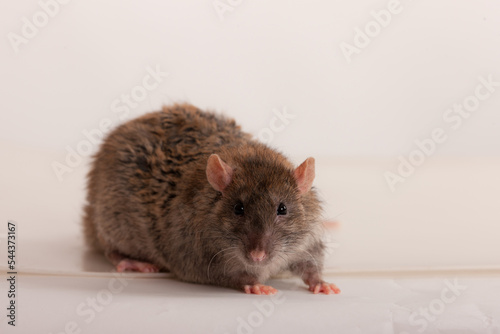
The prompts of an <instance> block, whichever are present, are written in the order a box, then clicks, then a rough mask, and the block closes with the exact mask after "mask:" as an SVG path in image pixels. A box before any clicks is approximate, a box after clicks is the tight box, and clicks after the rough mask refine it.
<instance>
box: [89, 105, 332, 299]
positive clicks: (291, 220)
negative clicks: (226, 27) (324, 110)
mask: <svg viewBox="0 0 500 334" xmlns="http://www.w3.org/2000/svg"><path fill="white" fill-rule="evenodd" d="M214 153H216V154H217V155H218V156H219V157H220V159H221V160H222V161H223V162H225V163H226V164H227V165H229V166H230V167H231V168H232V175H231V179H230V181H231V182H230V183H229V184H228V185H227V187H226V188H225V189H224V190H223V191H217V190H215V189H214V187H213V186H211V184H210V183H209V182H208V180H207V160H208V158H209V156H210V155H211V154H214ZM310 163H312V164H313V163H314V161H313V160H312V162H310ZM312 168H313V167H312ZM312 177H314V175H312ZM298 182H302V181H300V180H298V178H297V173H295V169H294V166H293V165H292V164H291V163H290V162H289V161H288V160H287V159H286V158H285V157H284V156H283V155H281V154H280V153H278V152H276V151H275V150H273V149H271V148H269V147H267V146H265V145H263V144H261V143H258V142H256V141H254V140H252V139H251V136H250V135H249V134H247V133H245V132H242V131H241V130H240V127H239V126H237V125H236V123H235V122H234V120H232V119H228V118H225V117H223V116H221V115H217V114H214V113H210V112H203V111H200V110H199V109H197V108H195V107H194V106H191V105H186V104H184V105H175V106H172V107H164V108H163V110H162V111H159V112H154V113H149V114H146V115H144V116H142V117H139V118H137V119H135V120H132V121H129V122H127V123H125V124H123V125H121V126H119V127H118V128H116V129H115V130H114V131H113V132H112V133H111V134H110V135H109V136H108V137H107V138H106V139H105V141H104V143H103V144H102V146H101V148H100V150H99V152H98V153H97V154H96V155H95V157H94V161H93V166H92V169H91V171H90V173H89V175H88V196H87V201H88V204H87V205H86V207H85V217H84V230H85V236H86V240H87V242H88V243H89V244H90V245H93V246H95V247H96V248H98V249H100V250H101V251H103V252H104V254H106V255H107V256H108V258H110V259H111V260H113V259H114V258H116V254H119V258H121V257H126V258H130V259H135V260H139V261H144V262H148V263H151V264H153V265H155V266H156V267H158V268H159V269H160V270H162V271H170V272H172V273H174V274H175V275H176V276H177V277H178V278H179V279H181V280H185V281H189V282H195V283H207V284H214V285H221V286H227V287H233V288H237V289H243V288H244V286H245V285H255V284H259V282H263V281H265V280H266V279H268V278H269V277H270V275H273V274H276V273H279V272H281V271H283V270H291V271H292V272H293V273H295V274H297V275H299V276H301V277H302V278H303V279H304V281H305V282H306V283H307V284H309V285H310V286H311V285H314V284H319V283H321V282H322V281H321V270H322V265H323V250H324V246H323V243H322V242H321V240H320V232H321V223H320V212H321V208H320V203H319V200H318V198H317V195H316V192H315V190H314V189H310V190H309V189H306V191H303V190H302V191H301V189H302V188H300V187H299V184H298ZM310 182H311V183H312V179H311V181H310ZM309 188H310V186H309ZM238 202H241V203H243V204H244V209H245V214H244V215H243V216H238V215H235V212H234V206H235V204H237V203H238ZM280 203H285V204H286V206H287V208H288V214H287V215H284V216H278V215H276V208H277V207H278V205H279V204H280ZM255 249H261V250H264V251H265V252H266V255H267V257H266V259H265V260H264V261H262V262H261V263H255V262H252V260H251V259H250V257H249V253H250V252H251V251H252V250H255Z"/></svg>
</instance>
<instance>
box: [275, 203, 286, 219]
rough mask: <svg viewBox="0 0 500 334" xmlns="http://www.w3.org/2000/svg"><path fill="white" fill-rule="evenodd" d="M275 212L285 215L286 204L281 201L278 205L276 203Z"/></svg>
mask: <svg viewBox="0 0 500 334" xmlns="http://www.w3.org/2000/svg"><path fill="white" fill-rule="evenodd" d="M276 214H277V215H278V216H284V215H286V205H285V204H283V203H280V205H278V212H277V213H276Z"/></svg>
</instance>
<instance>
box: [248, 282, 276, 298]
mask: <svg viewBox="0 0 500 334" xmlns="http://www.w3.org/2000/svg"><path fill="white" fill-rule="evenodd" d="M243 290H244V291H245V293H246V294H252V293H253V294H255V295H274V294H275V293H276V292H278V290H276V289H275V288H273V287H272V286H269V285H263V284H254V285H245V286H244V287H243Z"/></svg>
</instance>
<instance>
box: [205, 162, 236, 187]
mask: <svg viewBox="0 0 500 334" xmlns="http://www.w3.org/2000/svg"><path fill="white" fill-rule="evenodd" d="M232 178H233V169H232V168H231V167H230V166H229V165H228V164H226V163H225V162H224V161H222V159H221V158H219V156H218V155H217V154H212V155H211V156H210V157H209V158H208V161H207V179H208V182H209V183H210V185H211V186H212V187H213V188H214V189H215V190H217V191H220V192H222V191H223V190H224V189H225V188H226V187H227V186H228V185H229V183H230V182H231V179H232Z"/></svg>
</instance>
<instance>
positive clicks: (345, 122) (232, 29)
mask: <svg viewBox="0 0 500 334" xmlns="http://www.w3.org/2000/svg"><path fill="white" fill-rule="evenodd" d="M226 1H227V0H224V1H221V2H222V3H226ZM233 2H234V3H239V4H238V5H236V6H235V7H233V10H232V11H230V10H228V11H226V12H224V13H223V14H222V17H223V20H221V18H220V16H219V15H218V13H217V11H216V10H215V8H214V6H213V3H214V1H213V0H203V1H193V0H190V1H165V0H157V1H154V0H149V1H122V0H120V1H118V0H108V1H97V0H94V1H92V0H87V1H76V0H73V1H70V2H69V3H68V4H65V5H60V8H59V12H58V13H57V14H56V15H55V16H54V17H52V18H49V20H48V23H47V24H46V25H45V26H44V27H42V28H40V29H39V31H38V33H37V34H36V36H34V37H33V38H31V39H28V43H27V44H21V45H19V46H18V49H19V52H18V53H16V52H15V51H14V48H13V47H12V45H11V43H10V42H9V39H8V38H7V36H8V34H9V33H15V34H18V35H21V33H22V26H23V21H22V18H23V17H27V18H28V19H30V21H33V19H32V17H33V15H35V14H36V13H37V12H39V11H40V9H41V8H40V5H39V4H38V3H37V1H34V0H23V1H15V2H8V3H7V2H4V5H3V6H2V10H1V11H0V13H1V14H0V17H1V20H0V22H1V24H0V29H1V31H0V32H1V35H2V36H4V38H2V42H1V43H2V44H1V45H2V46H1V47H2V53H1V54H2V62H1V64H0V68H1V73H2V79H1V81H0V88H1V91H2V99H0V110H2V119H1V122H0V139H1V140H3V141H9V142H13V143H16V144H21V145H26V146H30V147H43V148H50V149H53V150H57V151H61V152H64V151H65V146H66V145H70V146H71V147H73V148H75V149H76V145H77V144H78V142H79V141H80V140H82V139H85V137H84V136H83V134H82V130H84V129H87V130H90V129H93V128H98V125H99V121H100V120H101V119H102V118H110V119H112V120H113V121H118V119H117V114H115V113H113V112H112V110H111V106H110V105H111V103H112V101H113V100H114V99H116V98H119V97H120V95H121V94H130V91H131V89H132V88H133V87H134V86H136V85H139V84H141V82H142V78H143V76H144V75H145V74H147V72H146V70H145V69H146V67H147V66H151V67H155V65H157V64H158V65H159V66H160V68H161V69H163V70H164V71H165V72H168V73H169V77H168V78H166V79H165V80H164V82H163V83H162V84H161V85H160V86H159V87H158V88H157V89H155V90H154V91H152V92H151V93H149V95H148V97H147V98H146V99H145V100H144V101H143V102H142V103H140V105H139V106H138V107H137V108H135V109H134V110H133V111H132V114H131V116H134V115H139V114H142V113H144V112H147V111H151V110H156V109H158V108H160V106H161V105H162V104H170V103H173V102H182V101H188V102H191V103H193V104H195V105H196V106H199V107H200V108H211V109H215V110H219V111H222V112H225V113H227V114H229V115H231V116H233V117H235V118H236V119H237V120H238V121H239V122H240V123H241V124H242V125H243V126H244V128H245V129H247V130H248V131H251V132H252V133H254V134H256V135H257V134H258V133H259V131H260V130H261V129H262V128H265V127H268V126H269V121H270V119H271V118H272V117H273V113H272V110H273V109H274V108H278V109H282V108H283V107H286V108H287V110H288V111H289V112H291V113H293V114H294V115H296V118H295V119H294V120H293V122H291V123H290V124H289V126H288V127H287V128H286V131H283V132H282V133H279V134H277V135H276V136H275V137H276V138H275V142H274V145H275V146H278V147H280V148H282V149H283V150H284V151H285V152H288V153H289V154H291V155H300V156H302V155H314V156H339V155H341V156H380V155H382V156H396V155H398V154H406V153H408V152H409V151H410V150H411V149H412V147H413V146H412V145H413V141H414V140H416V139H421V138H424V137H428V136H429V135H430V132H431V130H432V129H433V128H434V127H436V126H441V125H442V124H443V119H442V117H443V113H444V112H445V110H446V109H447V108H449V107H451V106H452V105H453V104H454V103H460V102H462V101H463V99H464V98H465V97H467V96H468V95H471V94H473V92H474V88H475V86H476V85H477V84H478V80H477V77H478V76H488V75H493V78H495V79H496V81H500V2H498V1H491V0H478V1H455V0H446V1H430V0H428V1H425V0H420V1H409V0H401V1H400V5H399V7H398V8H400V9H399V13H398V14H392V15H391V16H392V17H391V21H390V23H389V24H388V26H387V27H383V28H381V31H380V33H379V34H378V35H377V36H375V37H373V38H371V42H370V43H369V45H368V46H366V47H365V48H363V49H361V50H360V52H359V54H354V55H353V56H352V61H351V62H350V63H348V61H347V60H346V57H344V55H343V54H342V52H341V48H340V44H341V43H342V42H346V43H349V44H353V41H354V36H355V33H354V31H355V30H354V29H355V28H356V27H359V28H360V29H364V28H365V25H366V24H367V23H368V22H370V21H374V18H373V16H372V15H371V14H370V13H371V12H372V11H375V12H380V11H381V10H383V9H387V7H388V3H389V1H284V0H282V1H267V2H259V1H233ZM499 106H500V92H497V93H496V94H493V95H492V96H491V98H489V99H488V100H486V101H484V102H481V105H480V106H479V108H478V109H477V110H476V111H475V112H474V113H473V116H471V117H470V118H469V119H467V120H466V122H464V124H463V126H462V127H461V128H460V129H458V131H453V133H450V140H449V141H448V142H447V143H446V145H443V146H442V147H440V148H439V150H438V152H437V154H438V155H466V156H472V155H495V156H499V155H500V131H499V127H500V123H499V122H500V113H499V112H498V107H499Z"/></svg>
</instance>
